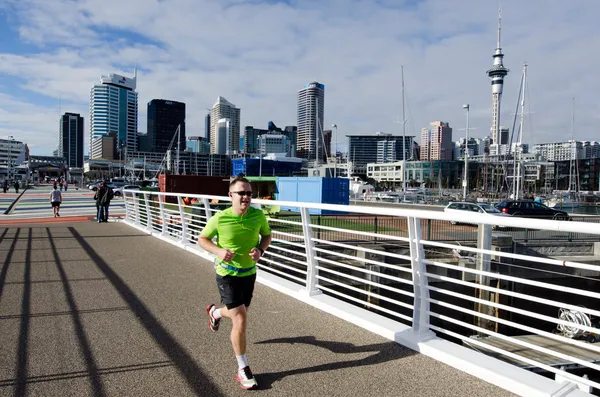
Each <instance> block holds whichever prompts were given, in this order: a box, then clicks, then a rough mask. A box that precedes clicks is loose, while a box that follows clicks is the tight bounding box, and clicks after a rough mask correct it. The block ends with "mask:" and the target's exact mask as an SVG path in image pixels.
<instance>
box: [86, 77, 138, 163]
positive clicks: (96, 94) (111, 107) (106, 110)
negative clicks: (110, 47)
mask: <svg viewBox="0 0 600 397" xmlns="http://www.w3.org/2000/svg"><path fill="white" fill-rule="evenodd" d="M136 79H137V71H136V72H135V74H134V76H133V78H128V77H127V78H126V77H123V76H120V75H118V74H114V73H110V74H109V75H102V76H101V77H100V84H96V85H94V87H92V89H91V92H90V147H89V153H90V155H91V154H92V140H93V139H94V138H100V137H102V136H105V135H107V134H108V133H109V132H115V133H116V134H117V142H118V143H117V147H118V148H121V147H124V148H126V149H127V150H137V148H138V140H137V127H138V124H137V123H138V94H137V92H135V88H136ZM92 158H93V157H92Z"/></svg>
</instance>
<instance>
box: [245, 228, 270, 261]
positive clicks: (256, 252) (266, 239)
mask: <svg viewBox="0 0 600 397" xmlns="http://www.w3.org/2000/svg"><path fill="white" fill-rule="evenodd" d="M272 239H273V238H272V237H271V235H270V234H267V235H262V234H261V236H260V242H259V243H258V246H256V247H254V248H252V249H251V250H250V254H249V255H250V256H251V257H252V260H253V261H254V262H258V260H259V259H260V257H261V256H263V254H264V253H265V251H266V250H267V248H269V245H271V240H272Z"/></svg>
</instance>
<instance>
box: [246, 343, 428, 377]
mask: <svg viewBox="0 0 600 397" xmlns="http://www.w3.org/2000/svg"><path fill="white" fill-rule="evenodd" d="M256 343H257V344H267V343H287V344H295V343H302V344H307V345H312V346H316V347H321V348H323V349H327V350H329V351H330V352H332V353H340V354H353V353H367V352H374V353H375V354H372V355H370V356H368V357H365V358H361V359H357V360H348V361H336V362H332V363H327V364H320V365H314V366H312V367H306V368H298V369H293V370H289V371H281V372H270V373H262V374H256V378H257V381H258V384H259V385H260V388H261V389H270V388H271V387H272V385H273V383H275V382H277V381H279V380H281V379H283V378H285V377H286V376H289V375H298V374H308V373H313V372H322V371H333V370H336V369H343V368H350V367H361V366H365V365H373V364H380V363H384V362H387V361H392V360H397V359H400V358H404V357H409V356H412V355H414V354H417V353H416V352H415V351H413V350H410V349H408V348H406V347H404V346H401V345H399V344H397V343H395V342H384V343H375V344H372V345H364V346H355V345H353V344H352V343H347V342H334V341H320V340H317V339H316V338H315V337H314V336H298V337H293V338H277V339H269V340H264V341H260V342H256Z"/></svg>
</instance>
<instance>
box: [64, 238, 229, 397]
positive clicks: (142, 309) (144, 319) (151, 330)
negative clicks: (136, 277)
mask: <svg viewBox="0 0 600 397" xmlns="http://www.w3.org/2000/svg"><path fill="white" fill-rule="evenodd" d="M68 229H69V232H70V233H71V234H72V235H73V237H74V238H75V240H77V242H78V243H79V245H80V246H81V247H82V248H83V249H84V250H85V251H86V253H87V254H88V255H89V257H90V259H92V260H93V261H94V263H95V264H96V266H97V267H98V269H99V270H100V271H101V272H102V273H103V274H104V276H105V277H106V278H107V279H108V280H109V281H110V282H111V284H112V285H113V287H114V288H115V290H116V291H117V292H118V293H119V295H120V296H121V298H122V299H123V300H124V301H125V302H126V303H127V305H128V306H129V308H130V310H131V311H132V312H133V313H134V314H135V315H136V316H137V318H138V320H139V321H140V323H141V324H142V325H143V326H144V328H145V329H146V331H147V332H148V334H149V335H150V336H151V337H152V338H153V339H154V340H155V342H156V344H157V345H158V346H159V347H160V348H161V349H162V351H163V352H164V353H165V355H167V357H169V359H170V360H171V362H172V363H173V364H174V366H175V367H176V368H177V370H178V371H179V373H180V374H181V375H182V377H183V378H184V379H185V380H186V382H187V384H188V386H189V387H190V389H192V390H193V391H194V393H195V394H196V395H197V396H211V397H221V396H224V395H223V393H222V392H221V391H220V390H219V388H218V386H217V385H215V384H214V383H213V382H212V381H211V380H210V379H209V377H208V376H207V375H206V374H205V372H204V370H203V369H202V368H201V367H200V366H199V365H198V363H197V362H196V361H195V360H194V359H193V357H192V356H191V355H190V354H189V353H188V352H186V350H185V348H184V347H183V346H182V345H181V344H179V342H177V340H176V339H175V338H174V337H173V336H172V335H171V334H170V333H169V331H167V329H166V328H165V327H164V326H163V325H162V324H161V323H160V321H159V320H158V319H157V318H156V317H155V316H154V315H153V314H152V312H151V311H150V310H149V309H148V307H146V305H144V303H143V302H142V300H141V299H140V298H139V297H138V296H137V295H136V294H135V292H134V291H132V290H131V288H129V287H128V286H127V284H126V283H125V282H124V281H123V279H122V278H121V277H119V275H118V274H117V273H116V272H115V271H114V270H113V269H112V268H111V267H110V266H109V264H108V263H106V262H105V261H104V259H102V257H101V256H100V255H99V254H98V253H97V252H96V251H95V250H94V249H93V248H92V247H91V246H90V244H89V243H88V242H87V241H86V240H85V238H83V236H82V235H81V234H79V232H77V230H75V228H74V227H69V228H68ZM113 237H114V236H113Z"/></svg>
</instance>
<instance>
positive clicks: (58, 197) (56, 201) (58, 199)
mask: <svg viewBox="0 0 600 397" xmlns="http://www.w3.org/2000/svg"><path fill="white" fill-rule="evenodd" d="M61 203H62V193H61V192H59V191H58V190H57V189H56V186H54V190H52V191H51V192H50V204H51V205H52V210H53V211H54V217H55V218H56V217H60V213H59V211H60V204H61Z"/></svg>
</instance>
